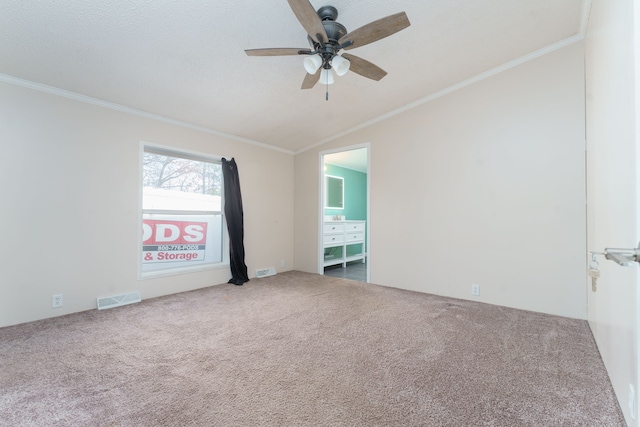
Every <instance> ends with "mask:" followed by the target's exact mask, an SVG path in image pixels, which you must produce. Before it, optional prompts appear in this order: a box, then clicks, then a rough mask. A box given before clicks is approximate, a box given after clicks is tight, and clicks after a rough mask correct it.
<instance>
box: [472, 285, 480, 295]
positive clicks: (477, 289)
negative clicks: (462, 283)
mask: <svg viewBox="0 0 640 427" xmlns="http://www.w3.org/2000/svg"><path fill="white" fill-rule="evenodd" d="M471 295H475V296H479V295H480V285H471Z"/></svg>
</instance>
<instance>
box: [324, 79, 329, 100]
mask: <svg viewBox="0 0 640 427" xmlns="http://www.w3.org/2000/svg"><path fill="white" fill-rule="evenodd" d="M326 87H327V93H326V95H325V97H324V99H325V101H328V100H329V79H327V84H326Z"/></svg>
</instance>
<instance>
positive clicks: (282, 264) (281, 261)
mask: <svg viewBox="0 0 640 427" xmlns="http://www.w3.org/2000/svg"><path fill="white" fill-rule="evenodd" d="M280 268H284V259H281V260H280Z"/></svg>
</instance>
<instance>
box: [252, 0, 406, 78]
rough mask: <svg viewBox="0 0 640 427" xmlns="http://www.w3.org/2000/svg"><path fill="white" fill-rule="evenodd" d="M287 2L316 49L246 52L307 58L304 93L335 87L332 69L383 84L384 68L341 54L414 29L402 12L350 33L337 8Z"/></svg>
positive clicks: (302, 0)
mask: <svg viewBox="0 0 640 427" xmlns="http://www.w3.org/2000/svg"><path fill="white" fill-rule="evenodd" d="M287 1H288V2H289V6H290V7H291V9H292V10H293V13H294V14H295V15H296V17H297V18H298V21H300V24H302V27H303V28H304V29H305V31H306V32H307V34H308V40H309V44H310V45H311V46H312V49H306V48H266V49H247V50H245V52H246V53H247V55H249V56H284V55H307V57H306V58H305V59H304V61H303V62H304V67H305V69H306V71H307V75H306V76H305V78H304V80H303V82H302V89H311V88H312V87H314V86H315V84H316V83H318V81H322V83H323V84H331V83H333V81H334V79H333V73H332V69H333V70H334V71H335V73H336V74H337V75H338V76H342V75H344V74H346V72H347V71H349V70H351V71H353V72H354V73H356V74H360V75H361V76H364V77H367V78H369V79H372V80H376V81H377V80H380V79H381V78H383V77H384V76H386V75H387V72H386V71H384V70H383V69H382V68H380V67H378V66H377V65H375V64H372V63H371V62H369V61H367V60H365V59H362V58H360V57H357V56H355V55H351V54H347V53H343V54H342V55H339V54H338V53H339V52H340V51H341V50H343V49H344V50H349V49H354V48H356V47H360V46H364V45H366V44H369V43H373V42H375V41H378V40H380V39H383V38H385V37H388V36H390V35H392V34H395V33H397V32H398V31H400V30H403V29H405V28H407V27H408V26H409V25H411V24H410V22H409V19H408V18H407V14H406V13H405V12H400V13H396V14H394V15H390V16H387V17H386V18H382V19H378V20H376V21H373V22H371V23H369V24H366V25H364V26H362V27H360V28H358V29H356V30H354V31H351V32H347V29H346V28H345V27H344V25H342V24H340V23H338V22H336V18H337V17H338V10H337V9H336V8H335V7H333V6H322V7H321V8H320V9H318V11H317V12H316V10H315V9H314V7H313V5H312V4H311V3H310V2H309V0H287ZM318 70H320V72H318Z"/></svg>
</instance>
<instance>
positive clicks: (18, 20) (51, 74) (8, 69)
mask: <svg viewBox="0 0 640 427" xmlns="http://www.w3.org/2000/svg"><path fill="white" fill-rule="evenodd" d="M311 4H312V5H313V6H314V7H315V8H316V9H318V8H319V7H321V6H323V5H332V6H334V7H336V8H337V9H338V13H339V15H338V18H337V21H338V22H340V23H341V24H342V25H344V26H345V27H346V28H347V30H348V31H352V30H354V29H356V28H359V27H361V26H362V25H365V24H367V23H369V22H371V21H374V20H376V19H379V18H382V17H385V16H388V15H391V14H394V13H396V12H401V11H405V12H406V14H407V16H408V18H409V21H410V22H411V26H410V27H408V28H406V29H404V30H402V31H400V32H398V33H396V34H394V35H391V36H389V37H387V38H385V39H382V40H379V41H377V42H375V43H372V44H370V45H367V46H362V47H359V48H356V49H352V50H350V51H349V53H353V54H355V55H357V56H359V57H361V58H364V59H366V60H368V61H370V62H372V63H374V64H376V65H377V66H379V67H381V68H383V69H384V70H385V71H387V72H388V75H387V76H385V77H384V78H383V79H382V80H380V81H374V80H370V79H367V78H364V77H362V76H360V75H358V74H355V73H352V72H349V73H347V75H345V76H343V77H336V83H335V84H333V85H330V86H328V91H329V99H328V101H327V100H325V92H326V90H327V86H326V85H322V84H317V85H316V86H315V87H314V88H312V89H309V90H301V89H300V86H301V84H302V80H303V78H304V76H305V70H304V68H303V65H302V60H303V57H302V56H279V57H249V56H247V55H246V54H245V52H244V50H245V49H252V48H268V47H294V48H309V47H310V46H309V44H308V42H307V34H306V32H305V30H304V29H303V28H302V26H301V25H300V23H299V22H298V20H297V19H296V16H295V15H294V13H293V12H292V10H291V8H290V7H289V4H288V3H287V1H285V0H272V1H268V2H267V1H257V0H215V1H213V0H185V1H180V2H177V1H166V0H165V1H159V0H126V1H125V0H108V1H107V0H105V1H100V2H89V1H86V0H65V1H56V0H42V1H38V2H25V1H23V0H5V1H4V2H3V5H2V10H1V12H0V81H8V82H11V83H17V84H23V85H26V86H32V87H39V88H41V89H44V90H53V88H55V90H58V91H57V92H58V93H61V94H67V95H69V94H77V95H79V97H80V98H84V97H86V98H84V99H87V100H89V101H93V100H99V101H103V102H104V103H106V105H113V106H123V107H126V108H127V109H133V110H137V111H141V112H144V113H150V114H152V115H157V116H160V117H164V118H169V119H172V120H176V121H179V122H184V123H186V124H189V125H193V126H196V127H200V128H204V129H207V130H210V131H213V132H215V133H221V134H224V135H227V136H230V137H232V138H235V139H238V140H245V141H250V142H257V143H261V144H267V145H271V146H274V147H276V148H278V149H281V150H286V151H290V152H298V151H300V150H304V149H305V148H306V147H309V146H313V145H316V144H318V143H321V142H323V141H327V140H330V139H331V138H334V137H335V136H336V135H341V134H344V133H347V132H349V131H350V130H353V129H355V128H358V127H360V126H363V125H364V124H366V123H370V122H373V121H375V120H378V119H380V118H381V117H385V116H386V115H389V114H392V113H393V112H394V111H397V110H399V109H403V108H406V106H410V105H412V104H413V103H419V102H421V100H424V99H428V97H430V96H433V95H434V94H437V93H438V92H441V91H443V90H447V88H451V87H453V86H455V85H457V84H459V83H460V82H465V81H468V80H469V79H473V78H474V77H476V76H479V75H482V74H483V73H487V72H489V71H490V70H493V69H496V67H501V66H503V64H507V63H510V62H512V61H516V60H518V59H519V58H522V57H526V56H527V55H532V54H533V53H534V52H536V51H539V50H541V49H543V50H544V49H551V48H553V47H554V46H558V45H563V44H567V43H570V42H572V41H575V40H578V39H580V38H581V37H582V34H583V27H584V25H585V22H584V21H585V16H586V15H587V13H588V7H589V4H590V1H589V0H420V1H416V0H395V1H388V0H368V1H363V0H319V1H317V0H311ZM55 90H54V91H55Z"/></svg>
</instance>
